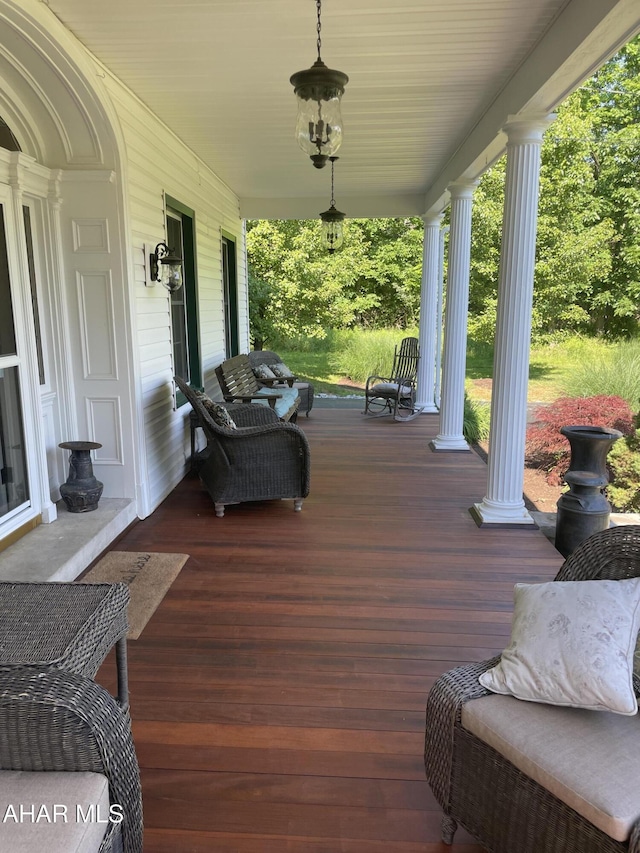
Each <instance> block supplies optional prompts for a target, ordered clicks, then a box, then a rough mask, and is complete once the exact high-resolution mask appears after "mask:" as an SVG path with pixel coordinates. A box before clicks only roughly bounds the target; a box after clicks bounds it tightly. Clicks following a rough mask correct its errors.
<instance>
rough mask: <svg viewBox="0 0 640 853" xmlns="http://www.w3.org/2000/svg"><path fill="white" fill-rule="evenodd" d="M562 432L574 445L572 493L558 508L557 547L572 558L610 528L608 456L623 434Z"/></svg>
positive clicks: (568, 479)
mask: <svg viewBox="0 0 640 853" xmlns="http://www.w3.org/2000/svg"><path fill="white" fill-rule="evenodd" d="M560 432H561V433H562V435H564V436H566V438H568V440H569V444H570V445H571V462H570V464H569V470H568V471H567V473H566V474H565V475H564V480H565V483H567V484H568V486H569V491H568V492H565V493H564V494H562V495H560V498H559V500H558V505H557V506H558V514H557V517H556V538H555V546H556V548H557V550H558V551H560V553H561V554H562V556H563V557H568V556H569V554H571V553H572V552H573V551H574V550H575V548H576V547H577V546H578V545H579V544H580V543H581V542H582V541H583V540H584V539H587V537H589V536H591V535H592V534H593V533H597V532H598V531H599V530H606V528H607V527H609V520H610V517H611V504H610V503H609V501H608V500H607V496H606V495H605V493H604V490H605V487H606V485H607V484H608V482H609V474H608V472H607V454H608V453H609V451H610V450H611V448H612V447H613V445H614V443H615V442H616V441H617V440H618V439H619V438H622V433H621V432H619V431H618V430H617V429H609V428H608V427H602V426H565V427H562V428H561V430H560Z"/></svg>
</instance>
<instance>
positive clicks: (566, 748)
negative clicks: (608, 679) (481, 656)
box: [462, 695, 640, 841]
mask: <svg viewBox="0 0 640 853" xmlns="http://www.w3.org/2000/svg"><path fill="white" fill-rule="evenodd" d="M462 725H463V727H464V728H465V729H467V731H469V732H471V733H472V734H474V735H475V736H476V737H477V738H478V739H479V740H481V741H484V743H487V744H489V746H491V747H493V749H495V750H496V752H499V753H500V754H501V755H503V756H504V757H505V758H506V759H507V760H508V761H510V762H511V763H512V764H513V765H515V767H517V768H518V770H520V771H522V773H524V774H526V775H527V776H529V777H530V778H531V779H533V780H534V781H535V782H537V783H538V784H539V785H542V787H543V788H546V789H547V790H548V791H550V792H551V793H552V794H553V795H554V796H555V797H557V798H558V799H559V800H561V801H562V802H563V803H566V805H568V806H570V807H571V808H572V809H574V810H575V811H576V812H578V814H580V815H582V817H584V818H586V819H587V820H588V821H589V822H590V823H592V824H593V825H594V826H595V827H597V828H598V829H600V830H602V832H604V833H606V835H609V836H610V837H611V838H614V839H615V840H616V841H626V840H627V839H628V837H629V834H630V832H631V828H632V826H633V824H634V823H635V822H636V821H637V820H638V818H640V773H639V772H638V767H640V718H639V717H638V715H636V716H635V717H628V716H622V715H620V714H614V713H611V712H609V711H587V710H582V709H578V708H560V707H556V706H553V705H542V704H539V703H537V702H524V701H522V700H520V699H514V698H513V697H511V696H500V695H492V696H484V697H482V698H481V699H474V700H473V701H471V702H467V703H466V704H465V705H464V707H463V709H462Z"/></svg>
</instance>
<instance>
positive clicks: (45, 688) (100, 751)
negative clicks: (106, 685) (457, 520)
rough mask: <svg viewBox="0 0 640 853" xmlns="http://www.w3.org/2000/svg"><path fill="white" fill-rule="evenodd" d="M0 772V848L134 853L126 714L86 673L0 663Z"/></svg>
mask: <svg viewBox="0 0 640 853" xmlns="http://www.w3.org/2000/svg"><path fill="white" fill-rule="evenodd" d="M0 768H1V769H0V798H1V799H2V801H3V821H2V822H0V850H3V851H22V850H24V851H27V850H44V851H46V853H75V851H82V853H142V797H141V789H140V776H139V771H138V762H137V760H136V754H135V750H134V746H133V741H132V738H131V722H130V719H129V714H128V713H127V711H125V710H124V709H123V708H121V707H120V705H119V704H118V702H116V700H115V699H114V698H113V697H112V696H111V695H110V694H109V693H108V692H107V691H106V690H104V689H103V688H102V687H100V686H99V685H98V684H96V683H95V682H94V681H92V680H91V679H89V678H86V677H85V676H83V675H78V674H76V673H72V672H68V671H66V670H62V669H51V668H49V667H39V666H9V667H3V668H2V669H0ZM54 805H55V806H56V810H55V811H54V809H53V806H54ZM10 807H11V810H10ZM21 808H22V809H23V811H22V814H21V812H20V809H21ZM43 809H46V811H43ZM38 815H39V817H38ZM14 816H15V817H14ZM65 818H66V819H65Z"/></svg>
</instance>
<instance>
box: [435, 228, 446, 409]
mask: <svg viewBox="0 0 640 853" xmlns="http://www.w3.org/2000/svg"><path fill="white" fill-rule="evenodd" d="M448 233H449V226H448V225H446V226H445V227H444V228H442V229H441V230H440V258H439V264H440V265H439V267H438V300H437V306H436V392H435V396H436V406H437V407H438V409H439V408H440V385H441V384H442V383H441V379H442V307H443V304H444V301H443V298H442V297H443V295H444V294H443V291H444V241H445V237H446V235H447V234H448Z"/></svg>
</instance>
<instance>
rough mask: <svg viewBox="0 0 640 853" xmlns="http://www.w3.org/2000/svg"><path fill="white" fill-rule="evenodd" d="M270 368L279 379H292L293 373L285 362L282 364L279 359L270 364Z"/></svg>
mask: <svg viewBox="0 0 640 853" xmlns="http://www.w3.org/2000/svg"><path fill="white" fill-rule="evenodd" d="M271 370H273V372H274V373H275V375H276V376H278V377H279V378H280V379H293V373H292V372H291V371H290V370H289V368H288V367H287V365H286V364H282V362H281V361H279V362H277V363H276V364H272V365H271Z"/></svg>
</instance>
